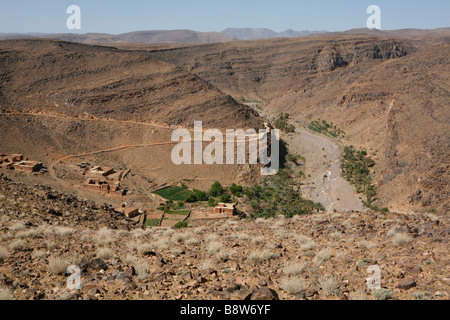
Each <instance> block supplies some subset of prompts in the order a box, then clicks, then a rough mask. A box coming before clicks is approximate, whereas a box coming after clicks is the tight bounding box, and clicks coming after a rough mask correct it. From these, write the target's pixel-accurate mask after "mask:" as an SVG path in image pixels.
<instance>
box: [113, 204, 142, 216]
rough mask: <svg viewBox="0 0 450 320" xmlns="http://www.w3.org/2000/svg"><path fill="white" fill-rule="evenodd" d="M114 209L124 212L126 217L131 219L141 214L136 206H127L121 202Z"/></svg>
mask: <svg viewBox="0 0 450 320" xmlns="http://www.w3.org/2000/svg"><path fill="white" fill-rule="evenodd" d="M115 211H117V212H120V213H122V214H124V215H125V216H126V217H127V218H128V219H133V218H136V217H137V216H139V215H141V213H140V212H139V209H138V208H134V207H127V206H126V205H125V204H122V205H121V206H120V207H119V208H116V209H115Z"/></svg>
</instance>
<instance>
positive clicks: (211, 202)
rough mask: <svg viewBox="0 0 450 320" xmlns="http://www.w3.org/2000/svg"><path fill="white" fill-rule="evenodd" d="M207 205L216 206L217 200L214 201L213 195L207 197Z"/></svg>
mask: <svg viewBox="0 0 450 320" xmlns="http://www.w3.org/2000/svg"><path fill="white" fill-rule="evenodd" d="M208 206H210V207H215V206H217V202H216V200H214V198H213V197H209V199H208Z"/></svg>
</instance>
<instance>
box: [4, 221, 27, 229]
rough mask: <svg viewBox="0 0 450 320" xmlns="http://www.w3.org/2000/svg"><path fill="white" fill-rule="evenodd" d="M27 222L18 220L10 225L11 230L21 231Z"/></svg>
mask: <svg viewBox="0 0 450 320" xmlns="http://www.w3.org/2000/svg"><path fill="white" fill-rule="evenodd" d="M25 228H26V227H25V224H24V223H23V222H22V221H17V222H15V223H13V224H12V225H10V226H9V227H8V229H9V230H13V231H19V230H23V229H25Z"/></svg>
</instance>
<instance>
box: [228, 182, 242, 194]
mask: <svg viewBox="0 0 450 320" xmlns="http://www.w3.org/2000/svg"><path fill="white" fill-rule="evenodd" d="M243 191H244V187H243V186H238V185H236V183H233V184H232V185H231V186H230V192H231V194H234V195H236V194H238V193H242V192H243Z"/></svg>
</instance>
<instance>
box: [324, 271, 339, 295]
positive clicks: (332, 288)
mask: <svg viewBox="0 0 450 320" xmlns="http://www.w3.org/2000/svg"><path fill="white" fill-rule="evenodd" d="M319 284H320V286H321V287H322V290H323V291H325V293H326V294H327V295H328V296H333V295H336V294H338V293H339V282H338V281H337V280H336V278H334V277H333V276H328V277H323V278H322V277H321V278H319Z"/></svg>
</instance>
